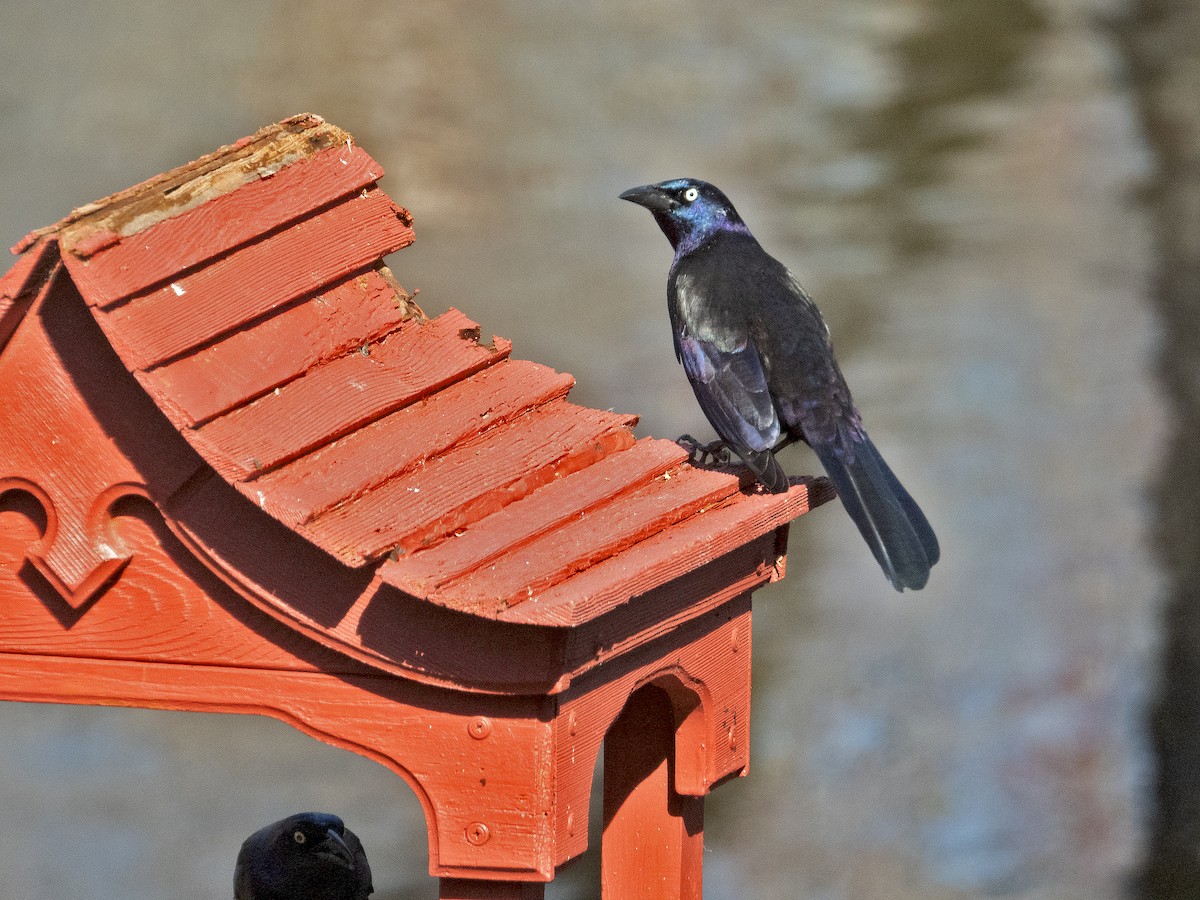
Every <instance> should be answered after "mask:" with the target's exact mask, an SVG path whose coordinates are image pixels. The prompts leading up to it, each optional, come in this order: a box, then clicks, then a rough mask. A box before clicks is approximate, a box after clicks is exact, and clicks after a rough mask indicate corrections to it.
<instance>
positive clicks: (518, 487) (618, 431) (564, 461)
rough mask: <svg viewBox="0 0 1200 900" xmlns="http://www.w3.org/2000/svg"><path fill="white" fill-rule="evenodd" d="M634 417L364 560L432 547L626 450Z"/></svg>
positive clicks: (415, 530) (416, 530)
mask: <svg viewBox="0 0 1200 900" xmlns="http://www.w3.org/2000/svg"><path fill="white" fill-rule="evenodd" d="M635 420H636V417H632V416H631V417H628V418H625V419H621V420H618V421H614V422H613V424H612V426H611V427H610V428H608V429H607V430H605V431H604V432H603V433H602V434H600V435H598V436H597V437H596V438H595V439H594V440H592V441H589V442H588V443H586V444H585V445H583V446H578V447H574V448H572V449H570V450H568V451H567V452H565V453H563V454H562V455H560V456H558V457H557V458H556V459H555V460H554V461H553V462H550V463H547V464H546V465H544V466H542V467H540V468H538V469H536V470H533V471H529V472H525V473H524V474H522V475H521V476H519V477H517V478H514V479H511V480H509V481H507V482H505V483H504V484H502V485H500V486H498V487H495V488H493V489H491V490H488V491H485V492H483V493H482V494H480V495H478V496H476V497H473V498H471V499H470V500H468V501H466V502H465V503H463V504H461V505H459V506H457V507H455V508H454V509H453V510H451V511H449V512H448V513H447V514H446V515H444V516H442V517H440V518H438V519H434V520H432V521H429V522H426V523H423V524H422V525H421V526H420V527H418V528H416V529H414V530H413V531H411V532H408V533H407V534H405V535H404V536H402V537H401V538H400V540H399V541H398V542H397V543H395V544H393V545H391V546H388V547H383V548H380V549H378V550H373V551H370V552H368V553H367V554H366V557H365V559H364V560H363V561H364V562H372V561H375V560H378V559H380V558H381V557H384V556H387V555H388V554H390V553H396V552H402V553H412V552H415V551H416V550H417V549H418V548H428V547H434V546H436V545H437V544H439V543H441V542H442V541H444V540H446V539H447V538H449V537H450V536H451V535H453V534H454V532H456V531H458V530H460V529H462V528H466V527H468V526H470V525H472V524H474V523H475V522H478V521H479V520H480V519H483V518H484V517H485V516H489V515H491V514H492V513H494V512H497V511H498V510H501V509H503V508H504V507H506V506H508V505H509V504H511V503H515V502H516V501H518V500H520V499H522V498H523V497H526V496H528V495H529V494H531V493H533V492H534V491H535V490H537V489H538V488H539V487H542V486H543V485H545V484H549V483H550V482H551V481H553V480H554V479H556V478H563V477H566V476H567V475H570V474H571V473H573V472H578V471H579V470H580V469H585V468H587V467H588V466H590V465H593V464H594V463H596V462H597V461H599V460H601V459H604V458H605V457H607V456H609V455H610V454H613V453H620V452H621V451H623V450H627V449H629V448H630V447H632V446H633V445H634V443H635V439H634V436H633V429H632V425H631V424H630V423H631V422H632V421H635ZM464 446H465V445H464ZM346 561H348V562H351V564H352V565H354V564H359V565H361V564H362V563H361V562H360V563H354V562H353V561H351V560H346Z"/></svg>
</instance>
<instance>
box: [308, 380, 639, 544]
mask: <svg viewBox="0 0 1200 900" xmlns="http://www.w3.org/2000/svg"><path fill="white" fill-rule="evenodd" d="M632 422H633V419H632V417H630V416H622V415H617V414H615V413H608V412H601V411H599V410H593V409H586V408H584V407H580V406H575V405H574V404H571V403H567V402H566V401H563V400H556V401H554V402H552V403H547V404H546V405H545V406H542V407H539V408H538V409H536V410H533V411H532V412H530V413H528V414H527V415H524V416H521V417H519V418H517V419H515V420H513V421H512V422H510V423H508V424H506V425H502V426H501V427H499V428H494V429H492V430H490V431H487V432H484V433H483V434H481V435H480V436H479V437H478V438H476V439H475V440H471V441H467V442H466V443H463V444H461V445H459V446H458V447H455V448H454V449H453V450H452V451H450V452H449V453H446V454H444V455H442V456H441V457H439V458H437V459H435V460H433V461H432V462H430V463H429V464H428V465H426V466H423V467H421V468H418V469H416V470H415V471H413V472H411V473H410V474H409V475H408V476H407V477H405V478H399V479H396V480H393V481H389V482H387V483H385V484H383V485H381V486H379V487H378V488H376V489H375V490H372V491H369V492H367V493H366V494H364V495H363V496H361V497H359V498H358V499H357V500H356V501H355V502H354V503H348V504H345V505H344V506H340V507H337V508H335V509H332V510H330V511H329V512H328V513H326V514H325V515H323V516H320V517H318V518H316V519H314V520H313V521H312V522H311V523H309V524H308V526H307V527H306V529H305V530H306V531H307V533H308V534H309V535H310V536H311V538H312V539H313V540H314V541H316V542H317V543H318V544H319V545H321V546H322V547H325V548H326V549H327V550H329V552H331V553H333V554H335V555H336V556H338V557H340V558H342V559H345V560H347V561H355V560H371V559H376V558H378V557H379V556H382V555H383V554H385V553H388V552H390V551H392V550H393V549H394V548H397V547H400V548H401V549H402V550H403V551H404V552H412V551H414V550H416V549H417V548H418V547H423V546H428V545H429V544H431V543H433V542H434V541H436V540H440V539H441V538H443V537H445V536H446V535H448V534H451V533H453V532H454V531H457V530H458V529H461V528H465V527H466V526H467V525H470V524H471V523H472V522H475V521H478V520H479V519H481V518H482V517H483V516H485V515H488V514H490V513H493V512H495V511H496V510H498V509H501V508H502V507H504V506H507V505H508V504H509V503H512V502H514V501H516V500H519V499H520V498H521V497H524V496H525V495H527V494H529V493H530V492H531V491H533V490H535V489H536V488H538V487H540V486H541V485H543V484H546V483H548V482H550V481H552V480H554V479H555V478H558V477H562V476H564V475H567V474H569V473H571V472H574V471H577V470H578V469H581V468H584V467H586V466H588V465H591V464H592V463H594V462H596V461H598V460H600V459H602V458H603V457H605V456H607V455H608V454H610V453H613V452H617V451H620V450H624V449H626V448H628V447H630V446H632V445H633V442H634V438H633V434H632V432H631V431H630V430H629V426H630V425H632Z"/></svg>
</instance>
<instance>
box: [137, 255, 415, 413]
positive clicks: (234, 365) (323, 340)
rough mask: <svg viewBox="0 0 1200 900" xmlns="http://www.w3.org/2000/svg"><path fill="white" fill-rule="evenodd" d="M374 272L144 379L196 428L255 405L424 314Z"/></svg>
mask: <svg viewBox="0 0 1200 900" xmlns="http://www.w3.org/2000/svg"><path fill="white" fill-rule="evenodd" d="M416 312H417V310H416V307H415V306H414V305H413V304H412V303H410V302H409V298H408V297H407V295H400V294H397V293H396V290H395V288H393V287H392V285H391V284H389V283H388V282H387V281H386V280H385V279H384V278H382V277H380V274H379V273H378V272H377V271H375V270H374V269H372V270H370V271H368V272H365V273H363V274H361V275H354V276H351V277H349V278H346V279H344V280H343V281H340V282H337V283H336V284H333V285H331V286H329V287H328V288H325V289H323V290H322V291H320V292H319V293H318V294H315V295H312V296H310V297H307V298H305V299H304V301H303V302H301V303H298V304H296V305H294V306H288V307H285V308H284V309H282V310H280V311H279V312H277V313H275V314H274V315H272V316H271V317H270V318H268V319H265V320H263V321H261V322H258V323H257V324H256V325H255V326H254V327H253V328H247V329H243V330H241V331H235V332H233V333H232V334H230V335H229V336H227V337H226V338H225V339H223V340H221V341H220V342H219V343H216V344H212V345H210V346H207V347H204V348H202V349H200V350H198V351H197V352H195V353H193V354H191V355H189V356H183V357H180V358H179V359H177V360H175V361H174V362H170V363H167V364H166V365H164V366H160V367H158V368H155V369H151V370H150V371H149V372H147V373H144V374H142V375H141V380H142V382H143V384H145V385H146V387H147V390H149V391H150V392H151V393H152V394H154V395H156V396H158V397H160V398H161V402H163V403H164V404H167V405H168V409H169V410H170V409H173V410H175V411H177V413H178V416H177V419H178V421H177V424H178V425H180V426H181V427H195V426H196V425H198V424H200V423H203V422H205V421H207V420H209V419H212V418H214V417H216V416H218V415H221V414H222V413H225V412H228V411H229V410H231V409H233V408H235V407H237V406H241V405H243V404H245V403H247V402H249V401H251V400H255V399H257V398H258V397H260V396H262V395H263V394H265V393H267V392H268V391H271V390H273V389H274V388H277V387H280V386H281V385H283V384H286V383H287V382H289V381H291V380H293V379H295V378H297V377H299V376H300V375H303V374H304V373H305V372H307V371H308V370H310V369H312V368H315V367H316V366H318V365H320V364H321V363H323V362H326V361H327V360H330V359H333V358H334V357H337V356H341V355H343V354H345V353H346V352H348V351H350V350H352V349H355V348H358V347H361V346H363V345H366V344H369V343H371V342H373V341H376V340H378V339H379V338H380V337H381V336H383V335H384V334H386V333H388V332H390V331H392V330H394V329H395V328H396V327H397V326H398V325H399V324H400V323H401V322H403V321H404V320H405V319H407V318H410V317H412V316H414V315H416Z"/></svg>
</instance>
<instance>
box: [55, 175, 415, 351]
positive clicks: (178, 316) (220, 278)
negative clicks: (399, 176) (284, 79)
mask: <svg viewBox="0 0 1200 900" xmlns="http://www.w3.org/2000/svg"><path fill="white" fill-rule="evenodd" d="M407 218H408V214H407V213H406V212H404V210H402V209H401V208H400V207H398V206H396V204H395V203H393V202H392V200H391V199H390V198H389V197H388V196H387V194H385V193H383V192H382V191H380V190H378V189H374V188H373V189H370V190H367V191H364V192H363V193H362V194H361V195H358V194H356V195H354V196H353V197H352V198H350V199H348V200H346V201H345V202H343V203H339V204H337V205H336V206H333V207H331V208H329V209H327V210H325V211H323V212H319V213H317V214H315V215H313V216H312V217H311V218H307V219H302V220H300V221H299V222H297V223H296V224H295V225H293V226H292V227H290V228H287V229H285V230H284V231H280V232H278V233H276V234H272V235H270V236H268V237H265V238H263V239H262V240H259V241H257V242H255V243H252V244H248V245H246V246H245V247H242V248H241V249H239V250H237V251H235V252H234V253H231V254H229V255H227V256H222V257H220V258H218V259H217V260H216V261H215V262H213V263H211V264H210V265H208V266H205V267H203V268H201V269H198V270H195V271H192V272H188V273H186V274H183V275H181V276H180V277H179V278H178V279H176V280H173V281H171V282H170V283H168V284H165V285H163V286H162V287H160V288H158V289H156V290H154V291H152V292H151V293H149V294H146V295H144V296H141V297H134V298H133V299H131V300H130V301H129V302H127V303H125V304H124V305H122V306H117V307H114V308H112V309H110V310H106V311H98V312H97V314H96V317H97V319H99V321H100V323H101V325H102V326H104V328H105V331H106V332H108V333H109V334H110V335H111V336H114V337H115V338H116V339H118V340H119V341H120V342H121V343H123V344H124V347H125V349H126V352H127V353H128V354H129V355H130V356H131V358H132V360H133V362H134V365H135V367H136V368H139V369H145V368H148V367H150V366H153V365H157V364H158V363H161V362H163V361H164V360H167V359H169V358H171V357H173V356H176V355H178V354H181V353H183V352H185V351H187V350H191V349H193V348H195V347H198V346H200V345H201V344H205V343H208V342H210V341H212V340H214V339H216V338H218V337H220V336H221V335H223V334H225V333H226V332H228V331H231V330H232V329H234V328H237V327H238V326H241V325H244V324H246V323H247V322H249V321H250V320H252V319H255V318H257V317H258V316H262V315H264V314H266V313H269V312H271V311H272V310H273V309H275V308H276V307H279V306H281V305H283V304H285V303H287V302H289V301H291V300H295V299H296V298H298V297H302V296H304V295H305V294H308V293H311V292H313V291H317V290H320V289H321V288H322V287H324V286H325V285H327V284H330V283H332V282H334V281H337V280H339V279H341V278H342V277H344V276H346V275H348V274H350V273H352V272H358V271H361V270H363V269H366V268H368V267H370V266H373V265H374V264H375V263H376V262H377V261H378V260H379V259H380V258H381V257H383V256H385V255H386V254H388V253H392V252H394V251H396V250H399V249H400V248H401V247H405V246H407V245H408V244H410V243H411V242H412V239H413V233H412V229H411V228H410V227H409V226H408V225H407V224H406V220H407ZM159 227H162V226H159ZM71 259H72V258H71V257H67V263H68V268H70V269H71V270H72V273H71V274H72V275H73V276H74V274H75V272H74V269H75V268H78V267H79V266H81V265H82V263H80V262H79V261H75V262H74V263H72V262H71ZM89 299H94V298H89Z"/></svg>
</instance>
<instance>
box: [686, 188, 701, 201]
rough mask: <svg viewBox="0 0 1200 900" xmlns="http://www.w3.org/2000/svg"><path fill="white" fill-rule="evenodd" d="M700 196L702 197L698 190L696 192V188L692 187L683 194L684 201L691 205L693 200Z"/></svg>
mask: <svg viewBox="0 0 1200 900" xmlns="http://www.w3.org/2000/svg"><path fill="white" fill-rule="evenodd" d="M699 196H700V192H699V191H698V190H696V189H695V188H694V187H690V188H688V189H687V190H686V191H684V192H683V199H684V200H686V201H687V202H688V203H691V202H692V201H693V200H695V199H696V198H697V197H699Z"/></svg>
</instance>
